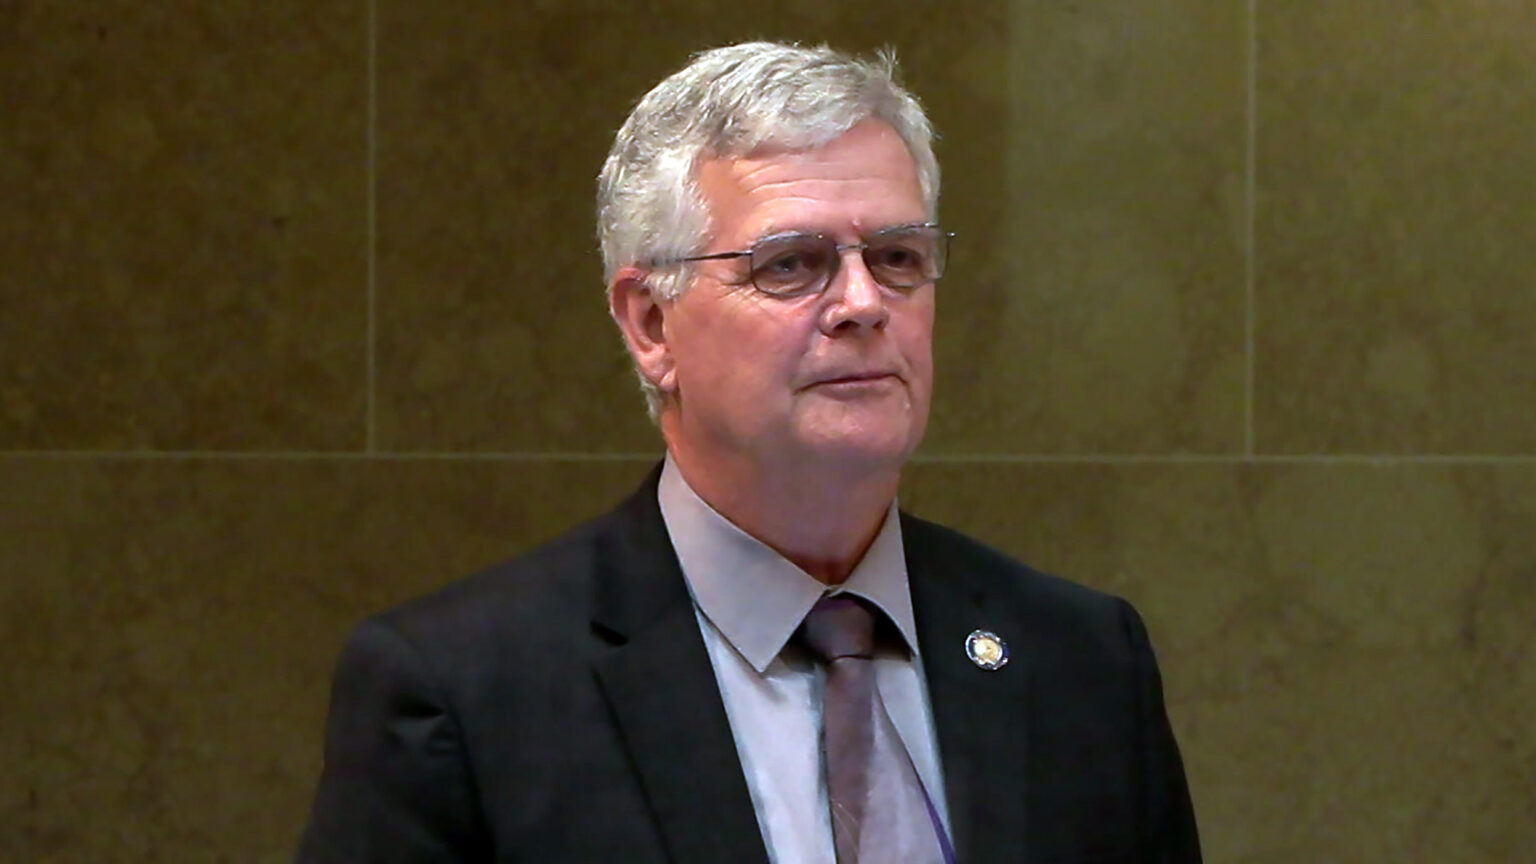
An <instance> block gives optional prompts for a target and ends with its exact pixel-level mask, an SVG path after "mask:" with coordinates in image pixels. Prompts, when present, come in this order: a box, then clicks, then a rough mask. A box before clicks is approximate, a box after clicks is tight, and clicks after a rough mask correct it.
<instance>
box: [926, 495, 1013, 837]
mask: <svg viewBox="0 0 1536 864" xmlns="http://www.w3.org/2000/svg"><path fill="white" fill-rule="evenodd" d="M902 528H903V531H902V541H903V545H904V546H905V548H906V553H907V570H908V578H909V580H910V582H911V587H912V603H913V608H914V611H915V613H916V616H917V632H918V644H919V645H920V646H921V649H922V654H923V669H924V672H925V674H926V675H927V678H928V700H929V703H930V704H931V705H932V710H933V720H934V726H935V728H936V732H937V737H938V741H939V753H940V756H941V758H942V760H943V767H944V791H945V798H946V800H947V801H948V804H949V813H950V823H951V833H953V834H954V838H953V839H954V844H955V850H956V855H957V856H958V857H959V859H960V860H961V861H988V860H990V861H1023V860H1027V853H1026V851H1025V850H1026V847H1027V843H1026V838H1027V835H1028V833H1029V827H1028V826H1027V825H1020V824H1019V812H1020V806H1021V805H1020V802H1021V801H1022V800H1024V797H1025V793H1026V791H1027V790H1026V785H1027V784H1026V775H1027V764H1028V763H1027V762H1026V759H1027V757H1028V752H1027V743H1028V729H1027V726H1026V723H1027V718H1028V707H1029V699H1028V674H1027V672H1028V658H1026V657H1021V656H1019V655H1020V653H1022V652H1021V651H1020V649H1022V648H1023V646H1024V643H1025V641H1026V640H1025V635H1026V634H1024V633H1021V632H1016V630H1017V625H1016V624H1015V623H1014V622H1015V621H1016V620H1017V618H1016V617H1014V616H1010V615H1006V614H1003V613H1002V612H1001V611H1000V610H998V609H997V608H995V606H993V605H990V604H988V603H987V602H986V596H985V595H986V580H985V578H984V577H985V576H986V575H987V574H982V573H970V572H964V571H963V570H962V569H961V568H963V567H964V564H963V563H962V560H957V559H956V558H954V557H952V556H945V555H943V554H942V552H941V551H940V550H938V549H937V548H935V545H934V544H933V543H931V542H930V534H929V530H928V529H927V528H926V526H924V525H923V524H922V523H918V522H916V520H912V519H910V518H904V519H903V525H902ZM946 559H947V560H946ZM974 630H990V631H992V632H993V633H996V634H997V635H998V636H1001V637H1002V638H1003V640H1004V641H1005V642H1007V643H1008V644H1009V647H1010V651H1011V654H1012V656H1011V657H1010V660H1009V663H1008V664H1007V665H1005V666H1003V667H1002V668H1001V669H997V670H995V671H987V670H984V669H982V668H980V667H978V666H977V665H976V664H974V663H972V662H971V660H970V658H969V657H968V656H967V654H966V650H965V642H966V637H967V636H968V635H970V633H971V632H972V631H974Z"/></svg>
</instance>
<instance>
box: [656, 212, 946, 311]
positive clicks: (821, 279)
mask: <svg viewBox="0 0 1536 864" xmlns="http://www.w3.org/2000/svg"><path fill="white" fill-rule="evenodd" d="M954 236H955V235H953V234H950V233H947V232H945V231H942V230H940V228H939V226H938V224H937V223H934V222H924V223H921V224H917V225H898V226H896V227H894V228H886V229H884V230H882V231H877V232H875V233H874V234H872V235H870V236H869V237H866V238H864V241H863V242H861V243H838V242H837V241H836V240H834V239H832V238H831V237H828V236H827V235H825V234H783V235H779V236H776V237H766V238H764V239H762V240H759V241H757V242H756V243H754V244H752V248H750V249H744V250H741V251H739V252H715V253H712V254H709V255H694V256H691V257H688V258H672V259H668V260H665V261H658V262H655V263H656V264H657V265H663V264H680V263H683V262H692V261H724V260H727V259H731V258H746V259H747V276H746V278H744V279H742V280H740V281H739V282H736V283H731V284H737V285H746V284H748V283H750V284H751V285H752V287H754V288H756V289H757V290H758V291H761V292H762V293H764V294H768V295H771V296H774V297H799V296H802V295H805V294H820V293H821V292H822V291H825V290H826V288H827V286H828V285H830V284H832V280H833V279H834V278H836V276H837V271H838V269H839V268H840V267H841V266H842V262H843V253H844V252H846V251H848V250H849V249H859V250H861V251H862V257H863V258H864V266H865V267H866V268H868V269H869V275H871V276H873V277H874V279H875V281H876V282H879V283H880V284H881V285H884V286H885V287H887V288H890V289H892V290H896V291H911V290H913V289H916V288H920V287H922V286H923V285H927V284H928V283H930V282H934V281H937V280H938V278H939V277H941V276H943V275H944V262H945V260H946V259H947V258H948V257H949V241H950V238H952V237H954Z"/></svg>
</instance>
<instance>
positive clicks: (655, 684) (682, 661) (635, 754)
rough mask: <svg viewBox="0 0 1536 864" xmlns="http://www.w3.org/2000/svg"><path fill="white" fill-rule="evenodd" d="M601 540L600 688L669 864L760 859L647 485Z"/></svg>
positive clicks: (700, 648)
mask: <svg viewBox="0 0 1536 864" xmlns="http://www.w3.org/2000/svg"><path fill="white" fill-rule="evenodd" d="M659 473H660V472H659V470H658V471H656V472H653V473H652V475H651V478H650V481H649V482H647V483H646V484H645V485H643V486H642V487H641V489H640V491H639V492H638V493H636V495H635V496H634V497H633V498H631V499H630V501H629V502H628V503H627V504H625V505H624V507H623V508H621V510H620V511H619V514H618V518H617V519H616V520H615V525H614V529H613V530H611V531H610V532H608V533H607V535H606V536H605V537H604V538H602V540H600V541H599V542H600V546H601V551H600V556H601V560H600V563H599V572H598V574H597V597H596V598H595V615H594V619H593V623H594V626H595V628H596V629H597V632H599V633H600V634H602V635H604V636H605V637H607V638H608V639H609V640H610V641H612V642H613V643H614V648H613V649H612V650H611V651H610V652H608V653H607V654H606V655H604V656H603V657H602V658H601V659H599V660H598V661H597V663H596V674H597V679H598V683H599V685H600V686H601V688H602V691H603V694H604V696H605V697H606V699H607V700H608V704H609V705H610V706H611V708H612V709H613V714H614V717H615V719H616V721H617V723H618V726H619V729H620V732H621V734H622V736H623V739H624V743H625V746H626V747H627V748H628V750H629V754H630V758H631V759H632V760H633V762H634V765H635V769H636V771H637V773H638V774H639V777H640V781H641V785H642V787H643V789H644V791H645V795H646V797H647V799H648V800H649V802H650V805H651V810H652V812H653V813H654V814H655V816H656V820H657V823H658V825H659V827H660V829H661V833H662V836H663V838H664V839H665V843H666V847H667V849H668V851H669V852H670V854H671V857H672V860H673V861H674V862H676V864H714V862H719V861H732V862H737V861H740V862H749V864H751V862H762V864H767V860H768V859H767V853H766V851H765V850H764V848H763V839H762V833H761V830H760V829H759V828H758V825H757V818H756V815H755V813H754V810H753V807H752V798H751V795H750V793H749V792H748V791H747V785H746V780H745V779H744V778H743V776H742V773H741V764H740V760H739V759H738V758H737V755H736V744H735V741H734V739H733V738H732V736H731V728H730V721H729V720H728V719H727V718H726V715H725V706H724V704H723V702H722V701H721V699H720V692H719V687H718V685H717V684H716V683H715V674H714V668H713V667H712V666H711V664H710V661H709V654H708V651H707V650H706V649H705V647H704V640H703V637H702V636H701V635H700V633H699V627H698V621H697V620H696V619H695V617H694V612H693V603H692V600H691V599H690V598H689V596H688V591H687V586H686V583H685V582H684V581H683V574H682V569H681V567H679V565H678V563H677V556H676V554H675V553H674V552H673V550H672V544H671V540H670V538H668V537H667V533H666V527H665V524H664V523H663V522H662V519H661V512H660V508H659V506H658V505H657V503H656V478H657V477H658V476H659Z"/></svg>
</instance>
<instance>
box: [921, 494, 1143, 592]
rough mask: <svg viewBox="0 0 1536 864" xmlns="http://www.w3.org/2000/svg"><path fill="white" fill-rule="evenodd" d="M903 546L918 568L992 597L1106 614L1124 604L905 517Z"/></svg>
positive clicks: (969, 539)
mask: <svg viewBox="0 0 1536 864" xmlns="http://www.w3.org/2000/svg"><path fill="white" fill-rule="evenodd" d="M901 529H902V542H903V544H904V545H905V546H906V549H907V556H908V558H909V560H911V561H912V562H913V564H914V565H915V566H918V567H925V568H927V569H932V570H934V571H937V572H940V573H942V574H943V576H942V577H941V578H951V579H955V580H960V581H963V582H965V583H967V587H970V588H972V589H973V590H977V591H981V592H983V593H985V594H988V595H992V594H997V593H999V592H1001V593H1004V594H1010V595H1016V596H1019V597H1021V598H1029V599H1031V600H1033V601H1035V602H1042V603H1047V604H1049V605H1050V606H1051V607H1053V608H1061V607H1066V608H1075V609H1082V610H1084V611H1097V612H1105V611H1110V610H1114V609H1117V608H1118V607H1119V606H1120V605H1121V604H1123V603H1124V601H1123V600H1122V599H1121V598H1119V597H1117V596H1115V595H1113V594H1109V593H1107V592H1104V591H1100V590H1098V589H1095V588H1090V587H1088V586H1086V585H1083V584H1081V583H1078V582H1073V581H1071V580H1070V579H1064V578H1062V577H1060V576H1056V575H1053V574H1050V573H1046V572H1043V571H1041V570H1037V569H1035V568H1034V567H1033V566H1031V565H1029V564H1027V563H1025V562H1023V561H1020V560H1018V559H1017V558H1014V557H1013V556H1011V555H1009V554H1008V553H1006V552H1003V551H1001V550H998V549H996V548H993V547H992V546H989V545H987V544H986V543H983V542H981V541H980V540H977V539H975V538H973V537H970V536H968V535H966V534H963V533H961V532H960V531H957V530H955V529H953V528H949V527H947V526H944V525H940V524H938V523H936V522H929V521H928V520H926V519H920V518H918V517H916V516H913V515H911V514H909V513H902V514H901Z"/></svg>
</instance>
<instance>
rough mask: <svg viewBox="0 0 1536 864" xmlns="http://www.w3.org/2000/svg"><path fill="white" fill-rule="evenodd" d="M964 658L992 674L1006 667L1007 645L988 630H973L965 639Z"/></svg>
mask: <svg viewBox="0 0 1536 864" xmlns="http://www.w3.org/2000/svg"><path fill="white" fill-rule="evenodd" d="M965 656H967V657H969V658H971V662H972V663H975V664H976V665H977V666H980V667H981V668H983V669H985V670H987V671H988V672H992V671H994V670H997V669H1001V668H1003V667H1004V666H1006V665H1008V643H1007V642H1004V641H1003V639H1002V637H1001V636H998V635H997V634H996V633H993V632H991V631H988V630H973V631H971V635H969V636H967V637H965Z"/></svg>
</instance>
